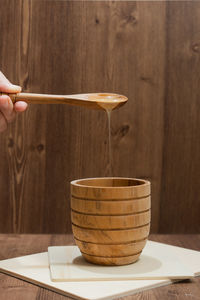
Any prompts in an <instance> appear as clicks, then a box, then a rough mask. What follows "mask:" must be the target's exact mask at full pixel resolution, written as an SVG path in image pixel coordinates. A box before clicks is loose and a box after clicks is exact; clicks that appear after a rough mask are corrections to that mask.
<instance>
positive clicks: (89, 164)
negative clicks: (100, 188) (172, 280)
mask: <svg viewBox="0 0 200 300" xmlns="http://www.w3.org/2000/svg"><path fill="white" fill-rule="evenodd" d="M199 10H200V3H199V2H198V1H193V2H191V1H183V2H182V1H177V2H174V1H127V2H126V1H59V0H55V1H50V0H47V1H43V0H37V1H36V0H30V1H26V0H1V3H0V57H1V60H0V69H1V70H2V71H3V72H4V73H5V75H6V76H7V77H8V78H9V79H10V80H11V81H12V82H14V83H16V84H20V85H21V86H22V87H23V92H33V93H48V94H73V93H88V92H99V91H102V92H113V93H119V94H124V95H126V96H127V97H128V98H129V101H128V103H127V104H126V105H125V106H124V107H122V108H120V109H119V110H118V111H115V112H113V113H112V117H111V119H112V126H111V127H112V130H111V131H112V150H113V159H112V161H113V162H114V164H113V168H112V173H113V176H124V177H137V178H144V179H149V180H150V181H151V183H152V199H153V201H152V225H151V230H152V232H158V231H159V232H199V230H200V227H199V226H200V223H199V216H198V211H199V209H200V202H199V201H198V194H199V192H200V190H199V184H198V178H199V170H200V165H199V164H200V163H199V162H200V149H199V146H198V145H199V144H200V143H199V137H200V136H199V129H198V128H199V125H200V124H199V122H200V121H199V120H200V119H199V117H198V115H199V114H198V112H199V104H198V102H199V71H198V70H199V65H200V59H199V47H200V46H199V40H200V39H199V26H200V24H199V23H200V21H199V13H200V11H199ZM0 157H1V159H0V195H1V197H0V206H1V218H0V232H4V233H6V232H14V233H19V232H21V233H25V232H26V233H28V232H29V233H56V232H59V233H65V232H71V221H70V196H69V194H70V189H69V182H70V181H71V180H73V179H77V178H87V177H98V176H108V172H109V163H108V128H107V116H106V114H105V113H103V112H100V111H99V112H98V111H89V110H86V109H85V108H79V107H69V106H67V105H66V106H63V105H62V106H61V105H53V106H48V105H46V106H40V105H35V104H34V105H30V107H29V109H28V111H27V112H26V113H25V114H23V115H18V116H17V120H16V122H15V123H14V124H12V125H10V126H9V130H8V131H7V132H5V133H3V134H1V135H0ZM177 214H178V216H179V217H177ZM186 219H187V222H185V220H186Z"/></svg>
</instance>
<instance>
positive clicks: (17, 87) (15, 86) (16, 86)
mask: <svg viewBox="0 0 200 300" xmlns="http://www.w3.org/2000/svg"><path fill="white" fill-rule="evenodd" d="M12 86H13V88H15V89H18V90H21V86H19V85H15V84H12Z"/></svg>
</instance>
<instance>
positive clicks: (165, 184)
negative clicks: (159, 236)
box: [159, 1, 200, 233]
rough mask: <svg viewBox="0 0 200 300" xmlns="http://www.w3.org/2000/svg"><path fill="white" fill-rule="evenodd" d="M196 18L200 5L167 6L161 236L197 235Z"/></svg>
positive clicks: (199, 62) (199, 59)
mask: <svg viewBox="0 0 200 300" xmlns="http://www.w3.org/2000/svg"><path fill="white" fill-rule="evenodd" d="M199 14H200V3H199V2H196V3H194V2H192V3H189V2H188V1H186V2H184V3H183V2H180V3H178V2H173V3H170V5H169V4H168V5H167V40H168V46H167V51H166V59H167V71H168V78H166V95H165V116H164V117H165V139H164V149H165V151H164V152H163V176H162V193H161V203H160V205H161V207H160V222H159V231H160V232H165V233H167V232H173V233H176V232H184V233H190V232H199V231H200V222H199V209H200V206H199V205H200V201H199V196H198V195H199V194H200V185H199V175H200V148H199V147H200V134H199V128H200V118H199V113H200V106H199V97H200V88H199V87H200V85H199V80H200V75H199V66H200V44H199V41H200V31H199V29H200V19H199ZM186 19H188V22H185V21H186ZM175 219H176V221H175V222H174V221H172V220H175Z"/></svg>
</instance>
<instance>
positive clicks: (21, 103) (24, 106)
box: [14, 101, 28, 112]
mask: <svg viewBox="0 0 200 300" xmlns="http://www.w3.org/2000/svg"><path fill="white" fill-rule="evenodd" d="M27 106H28V104H27V103H26V102H24V101H17V102H16V103H15V104H14V109H15V111H16V112H23V111H25V110H26V109H27Z"/></svg>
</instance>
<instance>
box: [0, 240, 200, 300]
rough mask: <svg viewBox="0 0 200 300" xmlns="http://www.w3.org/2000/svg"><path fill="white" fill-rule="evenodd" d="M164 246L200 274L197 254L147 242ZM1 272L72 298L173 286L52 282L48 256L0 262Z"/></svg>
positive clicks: (167, 281) (94, 299) (98, 299)
mask: <svg viewBox="0 0 200 300" xmlns="http://www.w3.org/2000/svg"><path fill="white" fill-rule="evenodd" d="M149 243H150V244H154V245H155V246H157V247H165V249H166V250H167V249H168V250H169V251H173V253H174V255H176V256H177V257H178V258H179V260H180V261H181V262H182V264H184V265H186V266H187V267H188V268H189V269H190V270H191V271H192V272H193V273H194V275H195V276H199V275H200V252H199V251H193V250H189V249H185V248H180V247H175V246H169V245H165V244H160V243H156V242H151V241H148V242H147V245H148V244H149ZM0 272H3V273H6V274H10V275H12V276H15V277H17V278H21V279H23V280H26V281H28V282H31V283H34V284H36V285H39V286H41V287H45V288H47V289H50V290H52V291H56V292H58V293H60V294H62V295H66V296H71V297H73V298H75V299H91V300H101V299H102V300H103V299H113V298H115V299H116V298H118V297H121V296H126V295H130V294H135V293H138V292H140V291H144V290H147V289H150V288H155V287H160V286H163V285H167V284H170V283H173V281H172V280H170V279H163V280H128V281H127V280H123V281H118V282H116V281H88V282H87V281H85V282H53V281H51V278H50V272H49V262H48V253H47V252H44V253H39V254H33V255H27V256H23V257H18V258H12V259H7V260H2V261H0Z"/></svg>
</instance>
